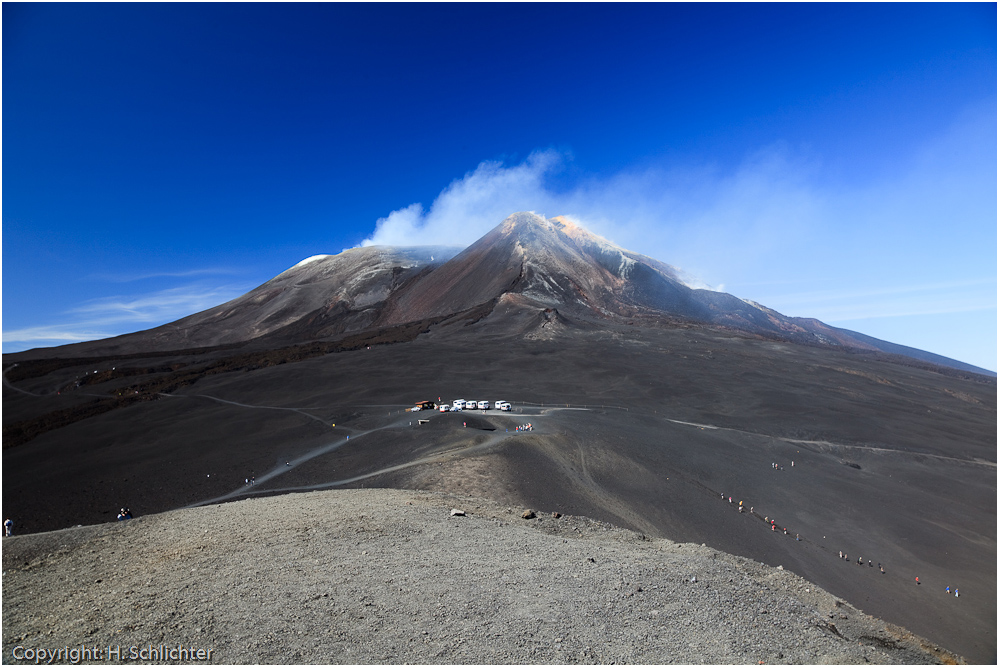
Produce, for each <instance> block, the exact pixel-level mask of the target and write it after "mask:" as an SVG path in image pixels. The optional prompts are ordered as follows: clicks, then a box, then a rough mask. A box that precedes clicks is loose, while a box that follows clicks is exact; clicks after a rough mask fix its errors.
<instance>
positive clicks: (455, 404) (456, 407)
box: [451, 399, 465, 411]
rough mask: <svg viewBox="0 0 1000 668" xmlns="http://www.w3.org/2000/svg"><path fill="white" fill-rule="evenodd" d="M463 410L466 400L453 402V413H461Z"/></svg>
mask: <svg viewBox="0 0 1000 668" xmlns="http://www.w3.org/2000/svg"><path fill="white" fill-rule="evenodd" d="M463 408H465V399H455V401H453V402H451V409H452V410H453V411H460V410H462V409H463Z"/></svg>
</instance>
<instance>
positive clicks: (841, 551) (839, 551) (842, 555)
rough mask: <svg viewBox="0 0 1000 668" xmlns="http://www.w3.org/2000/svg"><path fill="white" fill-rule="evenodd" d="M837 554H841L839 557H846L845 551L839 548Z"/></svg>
mask: <svg viewBox="0 0 1000 668" xmlns="http://www.w3.org/2000/svg"><path fill="white" fill-rule="evenodd" d="M837 554H838V555H840V556H838V557H837V558H838V559H843V558H844V551H843V550H838V551H837Z"/></svg>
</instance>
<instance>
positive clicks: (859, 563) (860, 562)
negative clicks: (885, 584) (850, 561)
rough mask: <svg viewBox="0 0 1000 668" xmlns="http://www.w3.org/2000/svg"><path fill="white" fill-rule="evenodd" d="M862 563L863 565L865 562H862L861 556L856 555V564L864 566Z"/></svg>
mask: <svg viewBox="0 0 1000 668" xmlns="http://www.w3.org/2000/svg"><path fill="white" fill-rule="evenodd" d="M864 565H865V564H864V562H863V561H862V560H861V557H858V566H864Z"/></svg>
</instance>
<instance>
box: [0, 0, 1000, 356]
mask: <svg viewBox="0 0 1000 668" xmlns="http://www.w3.org/2000/svg"><path fill="white" fill-rule="evenodd" d="M996 25H997V16H996V5H995V4H986V3H981V4H886V5H882V4H832V5H819V4H807V5H792V4H775V5H747V4H701V3H695V4H680V5H677V4H638V5H635V4H632V5H619V4H611V5H605V4H585V5H577V4H554V5H540V4H499V5H493V4H475V5H461V4H444V5H419V4H392V5H379V4H360V5H354V4H351V5H343V4H294V5H289V4H230V3H226V4H200V3H178V4H121V3H109V4H75V3H74V4H47V3H4V4H3V92H4V93H5V95H4V96H3V131H4V132H3V167H4V170H3V177H4V178H3V228H2V232H3V238H2V241H3V312H2V314H3V350H4V351H5V352H13V351H17V350H23V349H27V348H32V347H37V346H45V345H57V344H60V343H67V342H71V341H77V340H84V339H90V338H100V337H104V336H111V335H115V334H120V333H124V332H128V331H136V330H139V329H145V328H148V327H152V326H155V325H158V324H162V323H164V322H168V321H170V320H173V319H176V318H179V317H182V316H184V315H187V314H190V313H193V312H196V311H198V310H202V309H204V308H208V307H210V306H213V305H215V304H218V303H221V302H223V301H226V300H227V299H230V298H232V297H235V296H238V295H239V294H241V293H243V292H245V291H247V290H249V289H251V288H253V287H255V286H256V285H258V284H260V283H262V282H264V281H265V280H267V279H269V278H271V277H273V276H274V275H276V274H278V273H280V272H281V271H283V270H284V269H286V268H288V267H290V266H292V265H294V264H295V263H297V262H298V261H300V260H301V259H303V258H305V257H308V256H311V255H316V254H320V253H337V252H340V251H341V250H342V249H344V248H349V247H352V246H356V245H359V244H362V243H366V242H367V243H372V242H376V243H395V244H420V243H440V242H442V241H445V242H451V243H460V244H466V243H471V242H472V241H474V240H475V239H476V238H478V236H480V235H481V234H483V233H485V232H486V231H487V230H489V229H490V228H492V227H493V226H495V225H496V224H497V223H499V222H500V220H501V219H502V218H503V217H504V216H506V215H507V214H509V213H512V212H514V211H517V210H534V211H536V212H538V213H541V214H544V215H547V216H554V215H559V214H563V215H569V216H571V217H573V218H575V219H576V220H578V221H580V222H581V223H582V224H584V225H585V226H587V227H588V228H590V229H591V230H592V231H594V232H597V233H598V234H601V235H603V236H605V237H607V238H609V239H611V240H612V241H615V242H616V243H618V244H620V245H622V246H624V247H626V248H629V249H631V250H635V251H638V252H642V253H645V254H647V255H651V256H653V257H656V258H658V259H660V260H663V261H665V262H668V263H670V264H673V265H675V266H677V267H679V268H681V269H682V270H684V271H685V272H687V274H688V275H689V276H690V277H691V280H692V283H697V284H701V285H705V286H710V287H712V288H716V289H723V290H725V291H727V292H730V293H732V294H735V295H737V296H739V297H744V298H747V299H753V300H755V301H758V302H761V303H763V304H765V305H767V306H770V307H772V308H774V309H776V310H778V311H781V312H782V313H786V314H788V315H795V316H811V317H816V318H819V319H821V320H824V321H825V322H828V323H830V324H834V325H837V326H843V327H847V328H850V329H855V330H857V331H861V332H864V333H866V334H870V335H873V336H877V337H880V338H884V339H887V340H890V341H894V342H897V343H902V344H905V345H911V346H915V347H918V348H923V349H926V350H930V351H932V352H936V353H939V354H943V355H947V356H949V357H954V358H956V359H960V360H962V361H965V362H970V363H972V364H977V365H979V366H982V367H986V368H989V369H992V370H996V368H997V364H996V352H997V345H996V344H997V329H996V323H997V311H996V307H997V297H996V278H997V264H996V257H997V255H996V253H997V237H996V233H997V226H996V223H997V209H996V206H997V193H996V184H997V172H996V169H997V153H996V148H997V135H996V128H997V116H996V113H997V111H996V100H997V95H996V92H997V89H996V81H997V71H996V62H997V53H996V45H997V39H996V37H997V36H996Z"/></svg>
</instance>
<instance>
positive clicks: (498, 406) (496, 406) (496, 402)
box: [493, 399, 507, 410]
mask: <svg viewBox="0 0 1000 668" xmlns="http://www.w3.org/2000/svg"><path fill="white" fill-rule="evenodd" d="M505 403H507V402H505V401H504V400H503V399H500V400H499V401H495V402H493V408H495V409H496V410H500V406H501V404H505Z"/></svg>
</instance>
